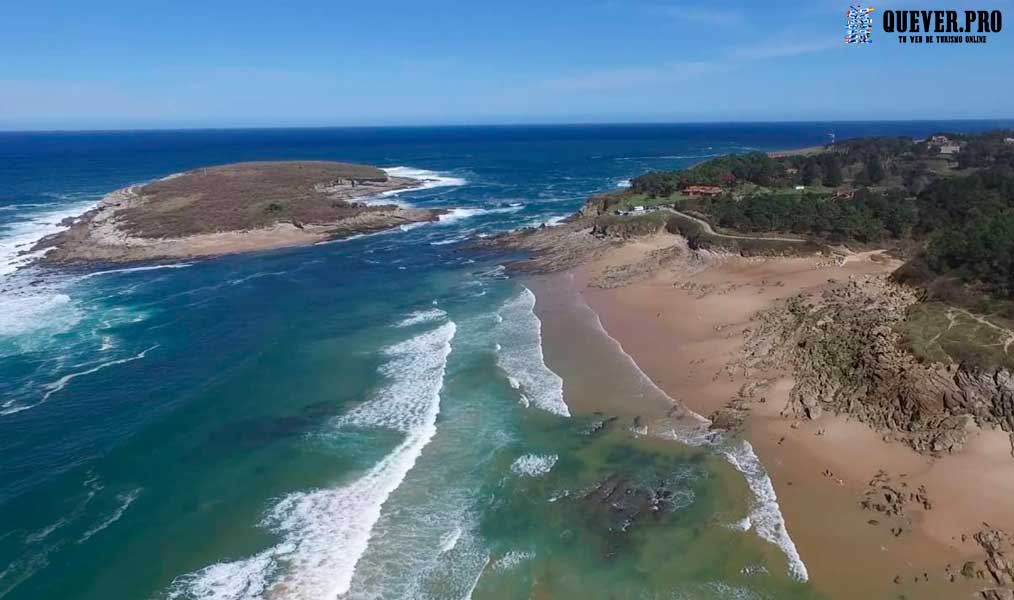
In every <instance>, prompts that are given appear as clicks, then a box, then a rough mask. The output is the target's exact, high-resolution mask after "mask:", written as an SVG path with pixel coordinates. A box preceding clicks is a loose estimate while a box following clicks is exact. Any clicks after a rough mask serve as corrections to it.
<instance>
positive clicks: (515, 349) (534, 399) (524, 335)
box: [494, 288, 570, 417]
mask: <svg viewBox="0 0 1014 600" xmlns="http://www.w3.org/2000/svg"><path fill="white" fill-rule="evenodd" d="M497 317H498V318H499V322H498V323H497V324H496V327H495V332H494V341H495V343H497V344H500V350H499V351H498V352H497V365H498V366H499V367H500V369H502V370H503V372H504V374H505V375H506V376H507V378H508V381H509V382H510V383H511V386H512V387H514V388H515V389H517V390H518V393H519V395H520V398H519V400H520V402H521V403H522V404H524V405H528V406H534V407H536V408H541V409H542V410H546V411H549V412H551V413H555V414H558V415H561V416H564V417H569V416H570V409H568V408H567V404H566V403H565V402H564V400H563V379H561V378H560V376H559V375H557V374H556V373H554V372H553V371H552V370H551V369H550V368H549V367H548V366H546V361H545V357H544V356H543V354H542V321H540V320H539V317H538V316H536V314H535V294H533V293H532V291H531V290H529V289H528V288H523V289H522V290H521V293H519V294H518V295H517V296H516V297H514V298H512V299H511V300H508V301H507V302H506V303H505V304H504V305H503V307H502V308H501V309H500V310H499V312H498V313H497Z"/></svg>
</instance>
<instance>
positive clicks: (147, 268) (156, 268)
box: [81, 263, 193, 279]
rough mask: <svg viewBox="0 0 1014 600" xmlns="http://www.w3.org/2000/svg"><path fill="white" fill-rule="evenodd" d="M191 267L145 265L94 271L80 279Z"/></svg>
mask: <svg viewBox="0 0 1014 600" xmlns="http://www.w3.org/2000/svg"><path fill="white" fill-rule="evenodd" d="M190 266H193V263H178V264H172V265H147V266H144V267H128V268H126V269H109V270H107V271H95V272H93V273H88V274H86V275H82V276H81V279H88V278H90V277H96V276H98V275H112V274H114V273H139V272H143V271H159V270H162V269H186V268H187V267H190Z"/></svg>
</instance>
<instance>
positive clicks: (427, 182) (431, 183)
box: [383, 167, 468, 196]
mask: <svg viewBox="0 0 1014 600" xmlns="http://www.w3.org/2000/svg"><path fill="white" fill-rule="evenodd" d="M383 171H384V172H385V173H387V174H388V175H389V176H391V177H408V178H410V179H418V180H419V181H421V182H422V183H421V184H420V185H419V186H418V187H414V188H412V189H410V190H394V191H392V192H385V193H384V194H385V195H388V196H393V195H395V194H399V193H401V192H406V191H413V190H428V189H432V188H438V187H454V186H459V185H465V184H466V183H468V180H467V179H464V178H462V177H452V176H450V175H441V174H440V173H437V172H436V171H430V170H428V169H416V168H413V167H387V168H385V169H383Z"/></svg>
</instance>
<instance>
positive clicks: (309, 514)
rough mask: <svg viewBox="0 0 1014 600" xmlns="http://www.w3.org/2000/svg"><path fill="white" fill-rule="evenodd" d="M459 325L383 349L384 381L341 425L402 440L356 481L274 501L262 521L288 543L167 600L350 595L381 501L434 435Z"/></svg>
mask: <svg viewBox="0 0 1014 600" xmlns="http://www.w3.org/2000/svg"><path fill="white" fill-rule="evenodd" d="M455 332H456V326H455V324H454V323H453V322H447V323H444V324H443V325H440V326H439V327H437V328H435V329H433V330H431V331H427V332H425V333H422V334H420V335H417V336H415V337H413V338H410V339H408V340H405V341H403V342H399V343H397V344H394V345H393V346H390V347H389V348H387V349H386V350H385V352H384V354H385V356H386V357H387V358H388V361H387V363H386V364H385V365H384V366H383V367H382V368H381V374H382V375H384V377H385V378H386V380H387V384H386V385H385V387H384V388H383V389H381V390H380V391H379V392H378V393H377V395H376V396H375V397H374V398H373V399H371V400H370V401H368V402H366V403H364V404H362V405H360V406H359V407H357V408H356V409H354V410H353V411H352V412H350V413H349V414H347V415H345V416H343V417H341V418H339V419H338V420H337V421H336V426H337V427H338V428H346V427H351V428H357V429H358V428H367V429H369V428H384V429H390V430H394V431H397V432H400V433H402V434H403V435H404V437H403V439H402V441H401V442H400V443H399V444H398V446H397V447H395V448H394V449H393V450H392V451H391V453H390V454H388V455H387V456H385V457H384V458H383V459H381V460H380V461H379V462H378V463H377V464H375V465H374V466H373V467H372V468H370V469H369V470H368V471H367V472H366V473H364V474H362V475H360V476H359V477H358V478H356V479H354V480H352V481H349V482H346V483H344V484H342V485H339V486H336V487H334V488H327V489H319V490H312V491H308V492H297V493H293V494H290V495H289V496H286V497H285V498H284V499H282V500H281V501H280V502H279V503H278V504H277V505H275V506H274V507H273V508H272V509H271V510H270V512H269V513H268V515H267V516H266V517H265V519H264V521H263V523H262V524H263V525H264V526H265V527H267V528H269V529H271V530H272V531H274V532H275V533H277V534H278V535H279V536H281V541H280V542H279V543H278V544H277V545H275V546H273V547H271V548H268V549H267V550H264V551H263V552H260V553H258V554H256V555H254V556H252V557H250V558H247V559H243V560H239V561H234V562H227V563H219V564H215V565H211V566H209V567H206V568H204V569H201V570H200V571H196V572H194V573H190V574H187V575H183V576H180V577H178V578H177V579H176V580H175V581H174V582H173V583H172V584H171V586H170V589H169V594H168V597H169V598H170V599H176V598H179V599H182V598H199V599H202V600H240V599H244V600H249V599H260V598H265V597H290V598H335V597H336V596H340V595H342V594H345V593H347V592H348V591H349V588H350V585H351V582H352V578H353V575H354V573H355V568H356V564H357V563H358V562H359V559H360V558H361V557H362V555H363V553H364V552H366V549H367V546H368V544H369V541H370V536H371V534H372V532H373V528H374V526H375V524H376V523H377V521H378V519H379V518H380V515H381V510H382V508H383V506H384V503H385V502H386V501H387V499H388V497H389V496H390V495H391V493H392V492H393V491H394V490H395V489H397V488H398V487H399V486H400V485H401V482H402V481H403V480H404V478H405V476H406V475H407V474H408V472H409V471H410V470H411V469H412V467H413V466H414V465H415V462H416V459H418V458H419V456H420V454H422V451H423V448H425V447H426V445H427V444H428V443H429V441H430V440H431V439H432V438H433V435H434V434H435V433H436V420H437V414H438V413H439V411H440V390H441V388H442V387H443V380H444V372H445V368H446V365H447V357H448V355H449V354H450V352H451V340H452V339H453V338H454V335H455Z"/></svg>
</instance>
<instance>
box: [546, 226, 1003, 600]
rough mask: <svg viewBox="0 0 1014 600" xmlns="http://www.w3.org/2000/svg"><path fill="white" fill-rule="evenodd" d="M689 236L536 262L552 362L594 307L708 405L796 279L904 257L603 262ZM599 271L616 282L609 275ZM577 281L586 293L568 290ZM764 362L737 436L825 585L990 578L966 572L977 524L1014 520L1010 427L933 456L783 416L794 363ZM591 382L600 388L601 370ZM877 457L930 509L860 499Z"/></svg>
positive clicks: (728, 389)
mask: <svg viewBox="0 0 1014 600" xmlns="http://www.w3.org/2000/svg"><path fill="white" fill-rule="evenodd" d="M681 239H682V238H679V237H678V236H673V235H669V234H665V233H660V234H656V235H655V236H654V237H651V238H647V239H640V240H637V241H633V242H628V243H626V244H624V245H620V246H614V247H611V248H608V249H606V250H604V251H603V252H601V253H600V254H598V255H596V256H595V257H593V258H592V259H591V260H590V261H589V262H587V263H585V264H583V265H580V266H577V267H573V268H571V269H569V270H567V271H562V272H558V273H554V274H550V275H542V276H534V277H530V279H529V281H530V282H531V283H532V285H531V286H530V287H531V288H532V290H533V291H534V292H535V293H536V296H537V298H538V299H539V302H540V304H541V307H540V305H538V304H537V311H541V313H542V314H541V315H540V316H541V317H543V323H544V328H545V330H546V332H545V333H546V335H545V343H546V346H547V349H546V355H547V361H548V362H549V363H550V365H551V367H553V368H554V369H555V368H558V367H561V366H562V367H563V370H564V371H568V370H570V371H572V372H573V371H574V367H573V366H570V367H568V366H567V364H566V361H567V358H566V356H567V355H568V354H569V353H571V352H572V351H573V349H574V347H575V346H581V348H580V350H578V351H577V354H578V355H579V356H583V355H584V353H585V352H586V351H587V347H588V345H587V343H586V342H583V341H582V336H583V334H578V339H577V340H572V341H571V342H567V339H568V335H570V334H568V333H567V332H568V331H574V330H575V322H576V320H580V319H585V320H587V319H588V318H589V317H588V316H587V315H583V316H582V315H581V314H580V313H581V311H582V310H583V309H582V308H580V306H581V305H584V306H586V307H588V310H591V311H593V312H594V315H595V318H596V319H597V320H598V321H599V322H600V323H601V325H602V327H603V330H604V332H605V333H606V334H607V335H608V337H609V338H611V339H613V340H615V342H616V343H617V344H618V345H619V346H620V347H621V348H622V352H623V354H625V355H626V356H628V357H629V358H630V359H631V360H633V361H634V362H635V363H636V366H637V368H638V369H639V370H640V371H641V372H642V373H644V374H645V375H646V376H647V377H649V378H650V380H651V382H652V383H653V384H654V386H657V388H658V389H659V390H661V391H662V392H663V393H664V395H666V396H668V397H670V398H672V399H673V400H674V401H675V402H676V403H677V405H678V406H679V405H684V406H685V407H686V408H687V409H689V410H690V411H693V412H695V413H698V414H700V415H704V416H710V415H713V414H714V413H715V412H716V411H720V410H721V409H723V408H725V407H726V406H727V405H728V404H729V403H730V401H731V400H733V399H735V398H737V397H738V396H740V395H741V391H742V390H743V389H744V386H746V385H747V384H748V382H749V381H750V380H751V379H752V378H751V377H747V376H746V375H744V374H742V373H732V374H730V372H729V371H728V370H727V369H726V366H727V365H728V363H729V362H730V359H732V358H733V357H734V356H735V355H736V354H737V353H738V352H739V351H740V350H741V349H742V348H743V345H744V343H745V341H746V333H747V331H748V330H749V328H750V327H751V326H752V324H753V323H754V318H755V315H756V314H757V313H758V311H761V310H763V309H765V308H768V307H770V306H772V305H774V304H775V303H777V302H778V301H780V300H783V299H785V298H788V297H790V296H793V295H795V294H798V293H799V292H802V291H806V292H817V291H819V290H821V289H822V288H823V287H824V286H827V285H829V284H830V282H831V281H835V280H838V281H840V280H845V279H848V278H849V277H852V276H864V275H874V276H882V275H885V274H886V273H888V272H890V271H891V270H893V268H895V267H896V266H897V265H896V264H895V263H894V262H893V261H889V260H888V261H885V260H883V259H881V258H875V257H874V256H873V255H872V254H866V255H863V254H860V255H855V256H852V257H849V259H848V260H847V261H845V262H844V264H837V263H834V262H833V261H828V260H827V259H826V257H824V258H821V257H797V258H782V257H780V258H766V259H759V258H741V257H738V256H713V257H709V258H708V259H706V260H705V261H704V262H697V263H694V262H692V261H682V260H676V261H673V262H671V263H669V264H665V265H663V266H660V267H658V268H656V269H654V270H651V271H650V274H647V275H645V274H644V273H641V274H639V275H638V276H637V277H635V278H634V279H632V280H630V281H625V282H621V283H620V284H619V285H613V283H611V282H609V278H608V277H604V276H606V275H608V274H609V273H610V272H615V271H616V269H617V268H622V267H624V266H628V267H629V266H631V265H636V264H638V263H641V262H643V261H645V260H646V258H647V257H649V255H651V254H652V253H653V252H654V253H656V254H657V252H658V251H659V250H661V249H663V248H667V247H672V246H674V245H677V246H678V245H679V244H680V243H681ZM635 271H636V269H635ZM603 282H606V283H607V285H608V287H600V286H601V285H602V284H603ZM568 294H570V295H571V297H572V298H575V297H579V298H580V302H570V303H568V302H566V301H565V300H564V299H565V298H566V297H567V295H568ZM567 314H570V315H571V316H570V317H569V318H567V317H566V315H567ZM571 360H575V359H571ZM554 363H555V364H554ZM765 376H766V377H768V378H769V379H770V383H769V387H767V389H764V390H763V395H762V398H763V399H762V400H759V401H753V402H752V403H751V404H750V408H749V410H748V411H747V414H746V416H745V419H744V424H743V429H742V437H743V439H745V440H747V441H748V442H750V444H752V445H753V448H754V449H755V451H756V454H757V455H758V457H759V458H760V460H761V463H762V464H763V465H764V467H765V468H766V470H767V472H768V474H769V475H770V478H771V480H772V482H773V485H774V490H775V492H776V493H777V496H778V503H779V505H780V507H781V512H782V513H783V514H784V518H785V521H786V524H787V527H788V531H789V534H790V535H791V537H792V539H793V541H794V542H795V544H796V545H797V547H798V549H799V552H800V554H801V556H802V559H803V561H804V562H805V564H806V567H807V568H808V569H809V572H810V575H811V581H812V583H813V585H814V586H815V588H816V589H817V590H819V591H820V592H822V593H824V594H827V595H828V596H829V597H832V598H853V597H870V598H881V597H884V598H886V597H892V598H893V597H898V595H899V594H905V595H907V596H908V597H919V598H931V599H933V598H955V597H971V596H972V595H973V594H975V593H977V592H979V591H980V590H982V589H984V588H987V587H990V583H992V582H991V580H987V579H984V578H981V577H980V576H975V577H972V578H966V577H963V576H962V575H961V573H960V572H961V569H962V566H963V564H964V563H965V562H966V561H978V560H981V559H982V558H983V549H982V548H981V547H980V546H979V544H978V543H977V542H976V540H975V539H974V538H973V536H974V534H975V533H976V532H978V531H979V530H981V529H982V528H983V523H984V522H986V523H988V524H989V526H992V527H1000V528H1003V529H1009V528H1011V527H1012V526H1014V511H1011V510H1009V509H1007V508H1006V507H1005V506H1003V502H1002V501H997V500H998V499H1002V498H1007V497H1010V495H1011V494H1012V493H1014V461H1012V460H1011V458H1010V446H1009V443H1008V439H1007V436H1006V434H1004V433H1002V432H999V431H979V430H976V431H975V432H973V433H972V435H970V441H969V444H968V447H966V448H965V450H964V451H962V452H961V453H958V454H956V455H951V456H946V457H944V458H930V457H927V456H924V455H920V454H918V453H916V452H915V451H913V450H912V449H910V448H909V447H907V446H904V445H903V444H900V443H897V442H893V443H892V442H887V441H884V440H883V439H882V435H881V434H879V433H877V432H876V431H874V430H872V429H870V428H869V427H867V426H866V425H864V424H862V423H858V422H854V421H849V420H847V419H846V418H844V417H833V416H830V415H826V416H824V417H823V418H821V419H820V420H816V421H798V420H795V419H790V418H786V417H783V416H782V415H781V414H780V412H781V410H782V408H783V407H784V406H785V405H786V403H787V401H788V394H789V391H790V390H791V388H792V385H793V379H792V374H791V372H790V371H789V370H788V369H785V370H783V371H781V372H779V373H769V374H765ZM582 377H588V378H591V379H592V380H593V379H594V378H595V377H596V373H593V372H591V370H588V369H586V370H585V371H584V372H583V373H582ZM564 379H565V382H567V383H565V386H567V385H570V386H578V387H577V391H579V392H580V390H581V387H580V386H581V385H582V384H580V383H570V382H569V381H568V378H567V377H564ZM753 379H755V378H753ZM583 385H585V386H587V389H594V388H595V383H594V381H591V382H589V383H585V384H583ZM582 397H595V394H582V393H577V394H572V395H568V402H573V400H572V399H573V398H582ZM572 409H573V410H575V412H583V411H589V410H599V411H602V412H607V413H608V414H616V415H618V416H621V417H624V418H632V419H634V418H639V419H640V421H641V422H642V423H644V422H653V423H656V424H660V423H663V422H665V421H668V420H670V419H671V416H670V415H671V414H672V413H673V411H672V410H671V409H666V408H665V407H664V406H663V405H661V404H660V403H659V402H658V400H657V398H653V397H649V398H648V399H647V401H645V400H644V399H643V395H642V396H639V395H638V394H636V393H633V394H627V395H625V396H624V400H623V401H620V400H619V398H615V397H614V398H612V399H608V400H605V401H603V400H599V401H596V402H588V401H583V400H578V401H577V403H576V404H574V405H572ZM680 412H681V411H679V410H677V411H675V413H676V414H679V413H680ZM648 428H649V429H651V427H650V426H649V427H648ZM986 465H988V470H986V469H984V467H985V466H986ZM881 470H883V471H886V472H887V473H888V474H889V475H890V476H891V477H893V478H895V480H898V481H902V482H903V483H902V485H905V486H908V488H909V489H916V488H919V486H924V487H925V490H926V491H927V492H926V495H927V496H928V498H929V500H930V501H929V502H928V503H927V506H929V508H926V507H921V506H918V507H909V508H908V510H907V511H906V512H905V514H901V515H884V514H881V513H875V512H871V511H870V510H867V509H864V508H863V507H862V506H861V504H860V499H861V497H863V494H864V493H866V492H867V489H868V486H869V484H870V481H871V480H872V479H873V478H874V477H875V476H876V475H877V473H878V472H879V471H881ZM969 490H975V492H974V493H972V494H970V493H969ZM990 499H993V501H990ZM896 532H897V533H896ZM986 575H987V577H988V573H987V574H986Z"/></svg>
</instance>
